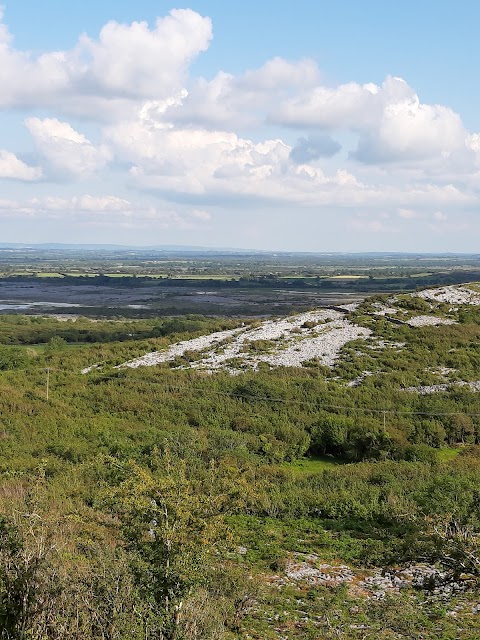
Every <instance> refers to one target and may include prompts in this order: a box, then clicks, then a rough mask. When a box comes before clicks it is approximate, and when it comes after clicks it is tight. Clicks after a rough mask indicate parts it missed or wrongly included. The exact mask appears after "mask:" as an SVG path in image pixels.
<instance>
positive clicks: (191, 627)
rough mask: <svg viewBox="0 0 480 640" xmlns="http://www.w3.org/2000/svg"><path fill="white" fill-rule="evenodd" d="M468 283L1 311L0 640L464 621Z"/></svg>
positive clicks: (477, 296) (475, 317) (257, 634)
mask: <svg viewBox="0 0 480 640" xmlns="http://www.w3.org/2000/svg"><path fill="white" fill-rule="evenodd" d="M479 301H480V289H479V288H478V285H475V284H468V285H459V286H448V287H441V288H435V289H427V290H422V291H417V292H414V293H400V294H385V295H380V296H378V295H377V296H374V297H371V298H367V299H366V300H364V301H363V302H361V303H359V304H354V305H344V306H342V305H340V306H338V307H335V308H322V309H312V310H310V311H302V312H301V313H297V314H292V315H288V316H285V317H278V318H275V317H270V318H268V319H258V318H257V319H252V318H243V319H242V318H230V319H225V318H218V317H217V318H208V317H202V316H184V317H181V318H179V317H177V318H166V317H164V318H147V319H141V320H125V319H120V318H116V319H112V320H102V319H99V318H96V319H95V320H89V319H86V318H81V317H79V318H72V319H65V318H63V319H62V320H60V319H55V318H52V317H42V316H28V317H27V316H9V315H4V316H0V340H1V343H2V346H0V370H1V373H0V389H1V394H0V411H1V416H2V424H1V428H0V473H1V486H0V513H1V516H0V563H1V564H0V575H1V576H2V580H1V581H0V623H1V624H2V625H3V628H4V629H7V630H10V631H9V633H11V635H10V636H8V635H6V636H5V637H6V638H7V637H14V638H17V637H21V636H18V635H14V634H15V633H17V630H18V628H19V626H18V625H19V624H20V623H21V624H23V625H24V628H25V629H26V630H27V632H26V633H27V636H26V637H29V638H35V639H40V638H41V639H42V640H43V639H44V638H55V639H58V640H59V639H60V638H66V637H69V638H78V639H79V640H80V639H82V640H83V639H87V640H90V639H92V640H93V639H97V638H110V639H112V640H113V639H122V640H127V639H128V640H131V639H137V638H138V639H139V640H140V638H147V639H149V640H153V639H154V638H162V637H163V638H171V639H180V638H185V639H187V638H188V639H190V638H202V639H212V640H213V639H216V638H225V639H226V640H228V639H230V640H235V639H240V638H242V639H244V638H245V639H246V638H255V639H257V640H260V639H262V640H263V639H267V640H280V639H289V640H290V639H292V640H293V639H296V638H302V639H303V638H306V639H311V640H314V639H315V640H316V639H317V638H327V639H329V638H332V639H333V638H346V639H360V638H362V639H363V638H369V639H370V638H371V639H373V638H375V639H377V638H380V639H385V640H386V639H391V638H425V639H426V638H431V639H433V638H445V639H447V638H475V637H480V618H479V616H480V608H479V607H478V586H479V584H480V582H479V580H480V545H479V539H478V536H479V534H480V507H479V501H478V486H479V483H480V446H479V443H480V405H479V400H480V396H479V395H478V390H480V383H479V380H480V373H479V372H480V304H479ZM47 384H48V397H47ZM20 602H24V603H26V604H25V606H24V607H23V605H22V607H19V603H20ZM19 621H20V622H19ZM4 635H5V634H4Z"/></svg>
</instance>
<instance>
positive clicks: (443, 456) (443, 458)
mask: <svg viewBox="0 0 480 640" xmlns="http://www.w3.org/2000/svg"><path fill="white" fill-rule="evenodd" d="M461 451H462V447H456V448H453V447H445V448H444V449H439V450H438V452H437V456H438V459H439V461H440V462H449V461H450V460H453V459H454V458H456V457H457V456H458V455H459V453H461Z"/></svg>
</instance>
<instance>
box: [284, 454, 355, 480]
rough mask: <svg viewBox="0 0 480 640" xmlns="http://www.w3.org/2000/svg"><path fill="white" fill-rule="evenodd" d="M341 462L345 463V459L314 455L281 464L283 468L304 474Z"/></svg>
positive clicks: (328, 467) (318, 471) (300, 474)
mask: <svg viewBox="0 0 480 640" xmlns="http://www.w3.org/2000/svg"><path fill="white" fill-rule="evenodd" d="M340 464H345V461H344V460H340V459H338V458H332V457H330V456H313V457H311V458H301V459H300V460H295V461H294V462H284V463H283V464H281V465H279V466H280V467H281V468H282V469H290V470H291V471H293V472H294V473H295V475H299V476H302V475H310V474H312V473H320V472H322V471H325V470H326V469H332V468H334V467H337V466H338V465H340Z"/></svg>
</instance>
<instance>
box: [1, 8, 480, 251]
mask: <svg viewBox="0 0 480 640" xmlns="http://www.w3.org/2000/svg"><path fill="white" fill-rule="evenodd" d="M0 16H1V19H0V242H26V243H34V242H37V243H42V242H68V243H115V244H128V245H159V244H161V245H165V244H175V245H179V244H180V245H201V246H205V247H237V248H244V249H265V250H273V251H315V252H330V251H355V252H362V251H365V252H367V251H401V252H409V251H410V252H438V253H442V252H479V251H480V108H479V107H480V84H479V83H478V81H477V75H478V68H479V67H480V47H479V46H478V37H477V30H478V24H479V23H480V3H478V2H476V1H474V0H457V1H456V2H454V1H453V0H435V2H434V1H433V0H424V1H422V2H418V0H416V1H415V2H414V1H412V0H403V1H402V2H401V3H389V2H385V1H384V0H383V1H379V0H363V1H362V2H358V0H337V1H336V2H335V3H333V2H321V1H318V2H313V1H312V0H295V1H294V0H276V1H275V2H273V1H267V0H264V1H263V2H258V0H256V2H254V1H252V0H243V1H242V2H226V1H225V0H191V1H190V2H188V3H187V4H183V3H182V2H176V3H174V4H172V3H170V2H168V3H167V2H164V1H153V0H137V1H136V2H131V0H115V2H113V1H110V0H102V1H101V2H99V1H98V0H95V1H94V0H84V1H83V2H82V3H71V4H70V3H68V5H67V3H65V2H64V1H61V0H42V2H38V3H37V2H33V1H32V0H10V1H8V0H7V2H6V3H5V4H4V5H3V6H2V7H1V10H0Z"/></svg>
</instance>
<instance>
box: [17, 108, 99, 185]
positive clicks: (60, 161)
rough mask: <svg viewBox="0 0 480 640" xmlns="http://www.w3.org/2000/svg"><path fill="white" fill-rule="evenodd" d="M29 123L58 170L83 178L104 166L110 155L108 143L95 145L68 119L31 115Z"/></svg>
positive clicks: (36, 143)
mask: <svg viewBox="0 0 480 640" xmlns="http://www.w3.org/2000/svg"><path fill="white" fill-rule="evenodd" d="M25 125H26V127H27V129H28V130H29V131H30V133H31V135H32V136H33V139H34V141H35V145H36V147H37V149H38V151H39V153H40V154H41V155H42V156H43V157H44V158H45V160H46V161H47V163H48V164H49V165H50V167H51V168H52V169H53V171H54V172H60V174H62V173H64V174H67V175H72V176H75V177H80V176H84V175H88V174H90V173H93V172H94V171H97V170H99V169H102V168H103V167H104V166H105V165H106V163H107V162H108V160H109V158H110V152H109V150H108V148H107V147H106V146H104V145H100V146H95V145H94V144H92V143H91V142H90V140H88V138H86V137H85V136H84V135H83V134H81V133H79V132H78V131H76V130H75V129H74V128H73V127H72V126H71V125H70V124H68V122H61V121H60V120H57V119H56V118H45V119H43V120H40V119H39V118H28V119H27V120H26V121H25Z"/></svg>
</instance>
